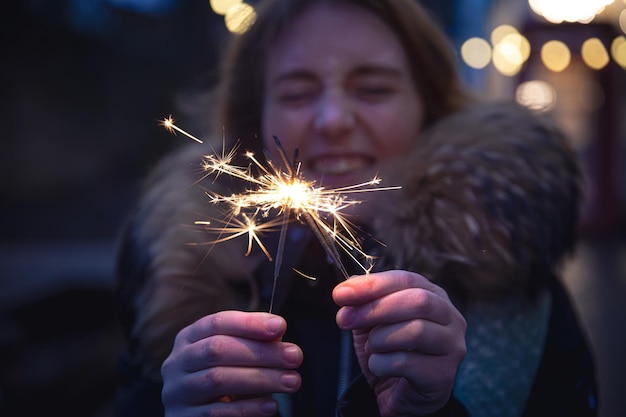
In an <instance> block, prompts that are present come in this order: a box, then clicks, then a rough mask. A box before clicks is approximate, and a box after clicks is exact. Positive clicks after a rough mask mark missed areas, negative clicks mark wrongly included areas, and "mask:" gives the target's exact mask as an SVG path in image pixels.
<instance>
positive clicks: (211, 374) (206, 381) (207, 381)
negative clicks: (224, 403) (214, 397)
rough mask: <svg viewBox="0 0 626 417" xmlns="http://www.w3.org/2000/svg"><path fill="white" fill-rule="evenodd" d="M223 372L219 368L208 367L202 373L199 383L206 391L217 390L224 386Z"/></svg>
mask: <svg viewBox="0 0 626 417" xmlns="http://www.w3.org/2000/svg"><path fill="white" fill-rule="evenodd" d="M224 382H225V380H224V372H222V370H221V369H220V368H210V369H207V370H206V372H205V373H204V375H203V377H202V379H201V381H200V385H201V386H202V389H204V390H206V391H207V392H210V393H213V392H219V391H220V390H221V389H222V388H223V387H224Z"/></svg>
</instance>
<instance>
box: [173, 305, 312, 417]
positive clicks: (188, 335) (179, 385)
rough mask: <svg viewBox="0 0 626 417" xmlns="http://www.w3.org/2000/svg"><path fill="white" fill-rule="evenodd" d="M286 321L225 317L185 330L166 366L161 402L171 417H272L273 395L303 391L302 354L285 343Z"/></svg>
mask: <svg viewBox="0 0 626 417" xmlns="http://www.w3.org/2000/svg"><path fill="white" fill-rule="evenodd" d="M286 329H287V323H286V322H285V320H284V319H283V318H282V317H280V316H276V315H273V314H268V313H254V312H252V313H251V312H242V311H221V312H218V313H215V314H211V315H209V316H205V317H203V318H201V319H199V320H198V321H196V322H195V323H193V324H191V325H189V326H187V327H185V328H184V329H182V330H181V331H180V332H179V333H178V335H177V336H176V340H175V341H174V346H173V348H172V352H171V353H170V355H169V356H168V358H167V359H166V360H165V362H163V366H162V367H161V375H162V376H163V391H162V400H163V405H164V408H165V415H166V416H170V417H187V416H189V417H191V416H199V415H211V416H271V415H274V414H275V413H276V412H277V410H278V404H277V402H276V401H275V400H274V399H273V398H272V394H274V393H293V392H295V391H297V390H298V388H299V387H300V382H301V380H300V375H299V374H298V373H297V372H296V371H295V370H294V369H295V368H297V367H298V366H299V365H300V364H301V363H302V358H303V355H302V350H300V348H299V347H298V346H297V345H294V344H293V343H286V342H282V341H281V339H282V336H283V335H284V333H285V330H286Z"/></svg>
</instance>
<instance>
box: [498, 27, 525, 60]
mask: <svg viewBox="0 0 626 417" xmlns="http://www.w3.org/2000/svg"><path fill="white" fill-rule="evenodd" d="M500 44H502V45H505V46H506V48H507V49H510V50H511V51H515V52H514V54H515V56H516V57H517V58H516V59H518V60H519V65H521V64H523V63H524V62H526V60H527V59H528V57H529V56H530V42H528V39H526V38H525V37H524V36H523V35H521V34H519V33H510V34H508V35H506V36H505V37H504V38H503V39H502V40H501V41H500Z"/></svg>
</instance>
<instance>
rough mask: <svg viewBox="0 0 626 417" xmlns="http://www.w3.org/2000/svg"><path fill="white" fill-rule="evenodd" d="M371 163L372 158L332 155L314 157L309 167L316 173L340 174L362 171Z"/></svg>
mask: <svg viewBox="0 0 626 417" xmlns="http://www.w3.org/2000/svg"><path fill="white" fill-rule="evenodd" d="M373 163H374V162H373V161H372V159H370V158H366V157H363V156H332V157H323V158H316V159H314V160H313V161H311V162H310V163H309V167H310V168H311V170H312V171H313V172H316V173H318V174H323V175H333V176H341V175H348V174H353V173H356V172H359V171H362V170H364V169H365V168H368V167H370V166H371V165H372V164H373Z"/></svg>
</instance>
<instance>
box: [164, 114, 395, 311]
mask: <svg viewBox="0 0 626 417" xmlns="http://www.w3.org/2000/svg"><path fill="white" fill-rule="evenodd" d="M161 124H162V125H163V126H164V127H165V128H166V129H168V130H169V131H170V132H173V133H174V132H179V133H182V134H183V135H185V136H187V137H189V138H190V139H193V140H194V141H196V142H199V143H202V140H200V139H198V138H196V137H195V136H193V135H191V134H190V133H188V132H186V131H184V130H183V129H181V128H179V127H178V126H176V125H175V124H174V120H173V119H172V117H171V116H170V117H168V118H166V119H164V120H162V121H161ZM274 141H275V143H276V147H277V149H278V152H279V156H280V158H281V160H282V164H283V169H281V168H280V167H279V166H278V165H277V164H275V163H274V161H273V160H272V158H271V157H270V155H265V159H266V162H267V164H266V165H263V164H262V163H261V162H260V161H259V160H258V159H257V158H256V157H255V156H254V154H253V153H251V152H246V153H245V156H246V157H247V158H248V160H249V161H250V164H249V165H248V166H245V167H241V166H236V165H234V164H232V162H233V159H234V157H235V155H236V152H237V149H238V147H237V146H235V147H234V148H233V149H232V150H230V151H229V152H228V153H224V152H222V154H221V155H219V156H218V155H216V154H213V155H204V157H203V160H202V168H203V170H204V171H205V172H206V173H207V174H206V176H209V175H215V176H216V177H217V176H219V175H221V174H225V175H228V176H231V177H234V178H238V179H241V180H243V181H245V182H247V183H249V184H250V185H251V188H249V189H247V190H246V191H244V192H241V193H236V194H231V195H229V196H226V195H220V194H218V193H215V192H212V191H207V196H208V197H209V201H210V202H211V203H213V204H221V205H224V206H225V207H226V209H225V211H224V214H225V218H224V219H220V220H219V222H220V223H222V225H223V226H221V227H214V226H209V225H210V222H206V221H196V222H195V223H196V224H198V225H204V226H206V229H207V230H211V231H214V232H217V233H219V236H218V238H216V239H215V240H213V241H211V242H209V243H211V244H216V243H220V242H225V241H227V240H230V239H234V238H237V237H240V236H244V235H247V236H248V249H247V251H246V255H248V254H249V253H250V251H251V250H252V246H253V244H254V243H255V242H256V244H257V245H258V246H259V247H260V248H261V250H262V251H263V253H264V254H265V256H266V257H267V258H268V259H269V260H270V261H272V260H273V259H272V256H271V255H270V253H269V251H268V250H267V248H266V247H265V246H264V245H263V243H262V241H261V239H260V237H259V235H260V233H261V232H263V231H270V230H272V231H277V230H279V231H280V237H279V241H278V248H277V252H276V257H275V258H276V259H275V264H274V283H273V288H272V296H271V300H270V307H269V311H270V313H271V312H272V307H273V303H274V293H275V290H276V282H277V280H278V276H279V273H280V267H281V263H282V257H283V252H284V247H285V241H286V235H287V228H288V224H289V222H290V221H291V220H292V219H296V220H299V221H302V222H304V223H306V224H307V225H308V227H309V228H310V229H311V230H312V231H313V234H314V235H315V237H316V238H317V239H318V241H319V242H320V244H321V245H322V247H323V248H324V250H325V252H326V254H327V256H328V257H329V258H330V259H331V260H332V262H333V264H334V265H335V266H336V267H337V268H338V269H339V270H340V271H341V273H342V275H343V276H344V278H346V279H347V278H349V274H348V272H347V270H346V268H345V266H344V265H343V263H342V261H341V256H340V252H339V250H343V251H344V252H345V253H347V254H348V255H349V257H350V258H351V259H352V260H354V261H355V262H356V264H357V265H358V266H359V267H360V268H361V269H363V271H364V272H365V273H368V272H369V271H370V270H371V268H372V267H373V257H372V256H370V255H368V254H366V253H365V252H364V251H363V249H362V247H361V245H360V243H359V239H358V236H357V233H356V231H355V228H354V227H353V225H352V224H351V223H350V222H349V221H348V220H347V218H346V216H345V215H344V214H343V213H342V211H343V210H345V209H347V208H348V207H351V206H353V205H356V204H359V203H360V201H359V200H352V199H350V198H348V197H347V195H348V194H355V193H363V192H372V191H386V190H397V189H399V188H401V187H399V186H392V187H378V185H379V184H380V182H381V179H380V178H379V177H374V178H372V179H371V180H370V181H367V182H363V183H359V184H354V185H349V186H346V187H339V188H329V189H327V188H324V187H322V186H316V184H315V181H308V180H306V179H305V178H304V176H303V175H302V172H301V164H300V162H299V161H298V160H297V157H298V155H297V151H296V154H295V155H294V160H293V162H290V161H289V158H288V156H287V154H286V152H285V150H284V149H283V147H282V145H281V144H280V141H279V140H278V138H276V137H274ZM252 167H256V168H257V170H258V171H259V174H258V175H254V174H253V172H252V171H253V170H252ZM206 176H205V177H206ZM205 177H203V178H205ZM258 219H264V220H263V221H261V222H258V221H257V220H258ZM360 259H362V260H363V261H361V260H360ZM302 275H304V274H302ZM304 276H306V275H304ZM308 278H310V277H308Z"/></svg>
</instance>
